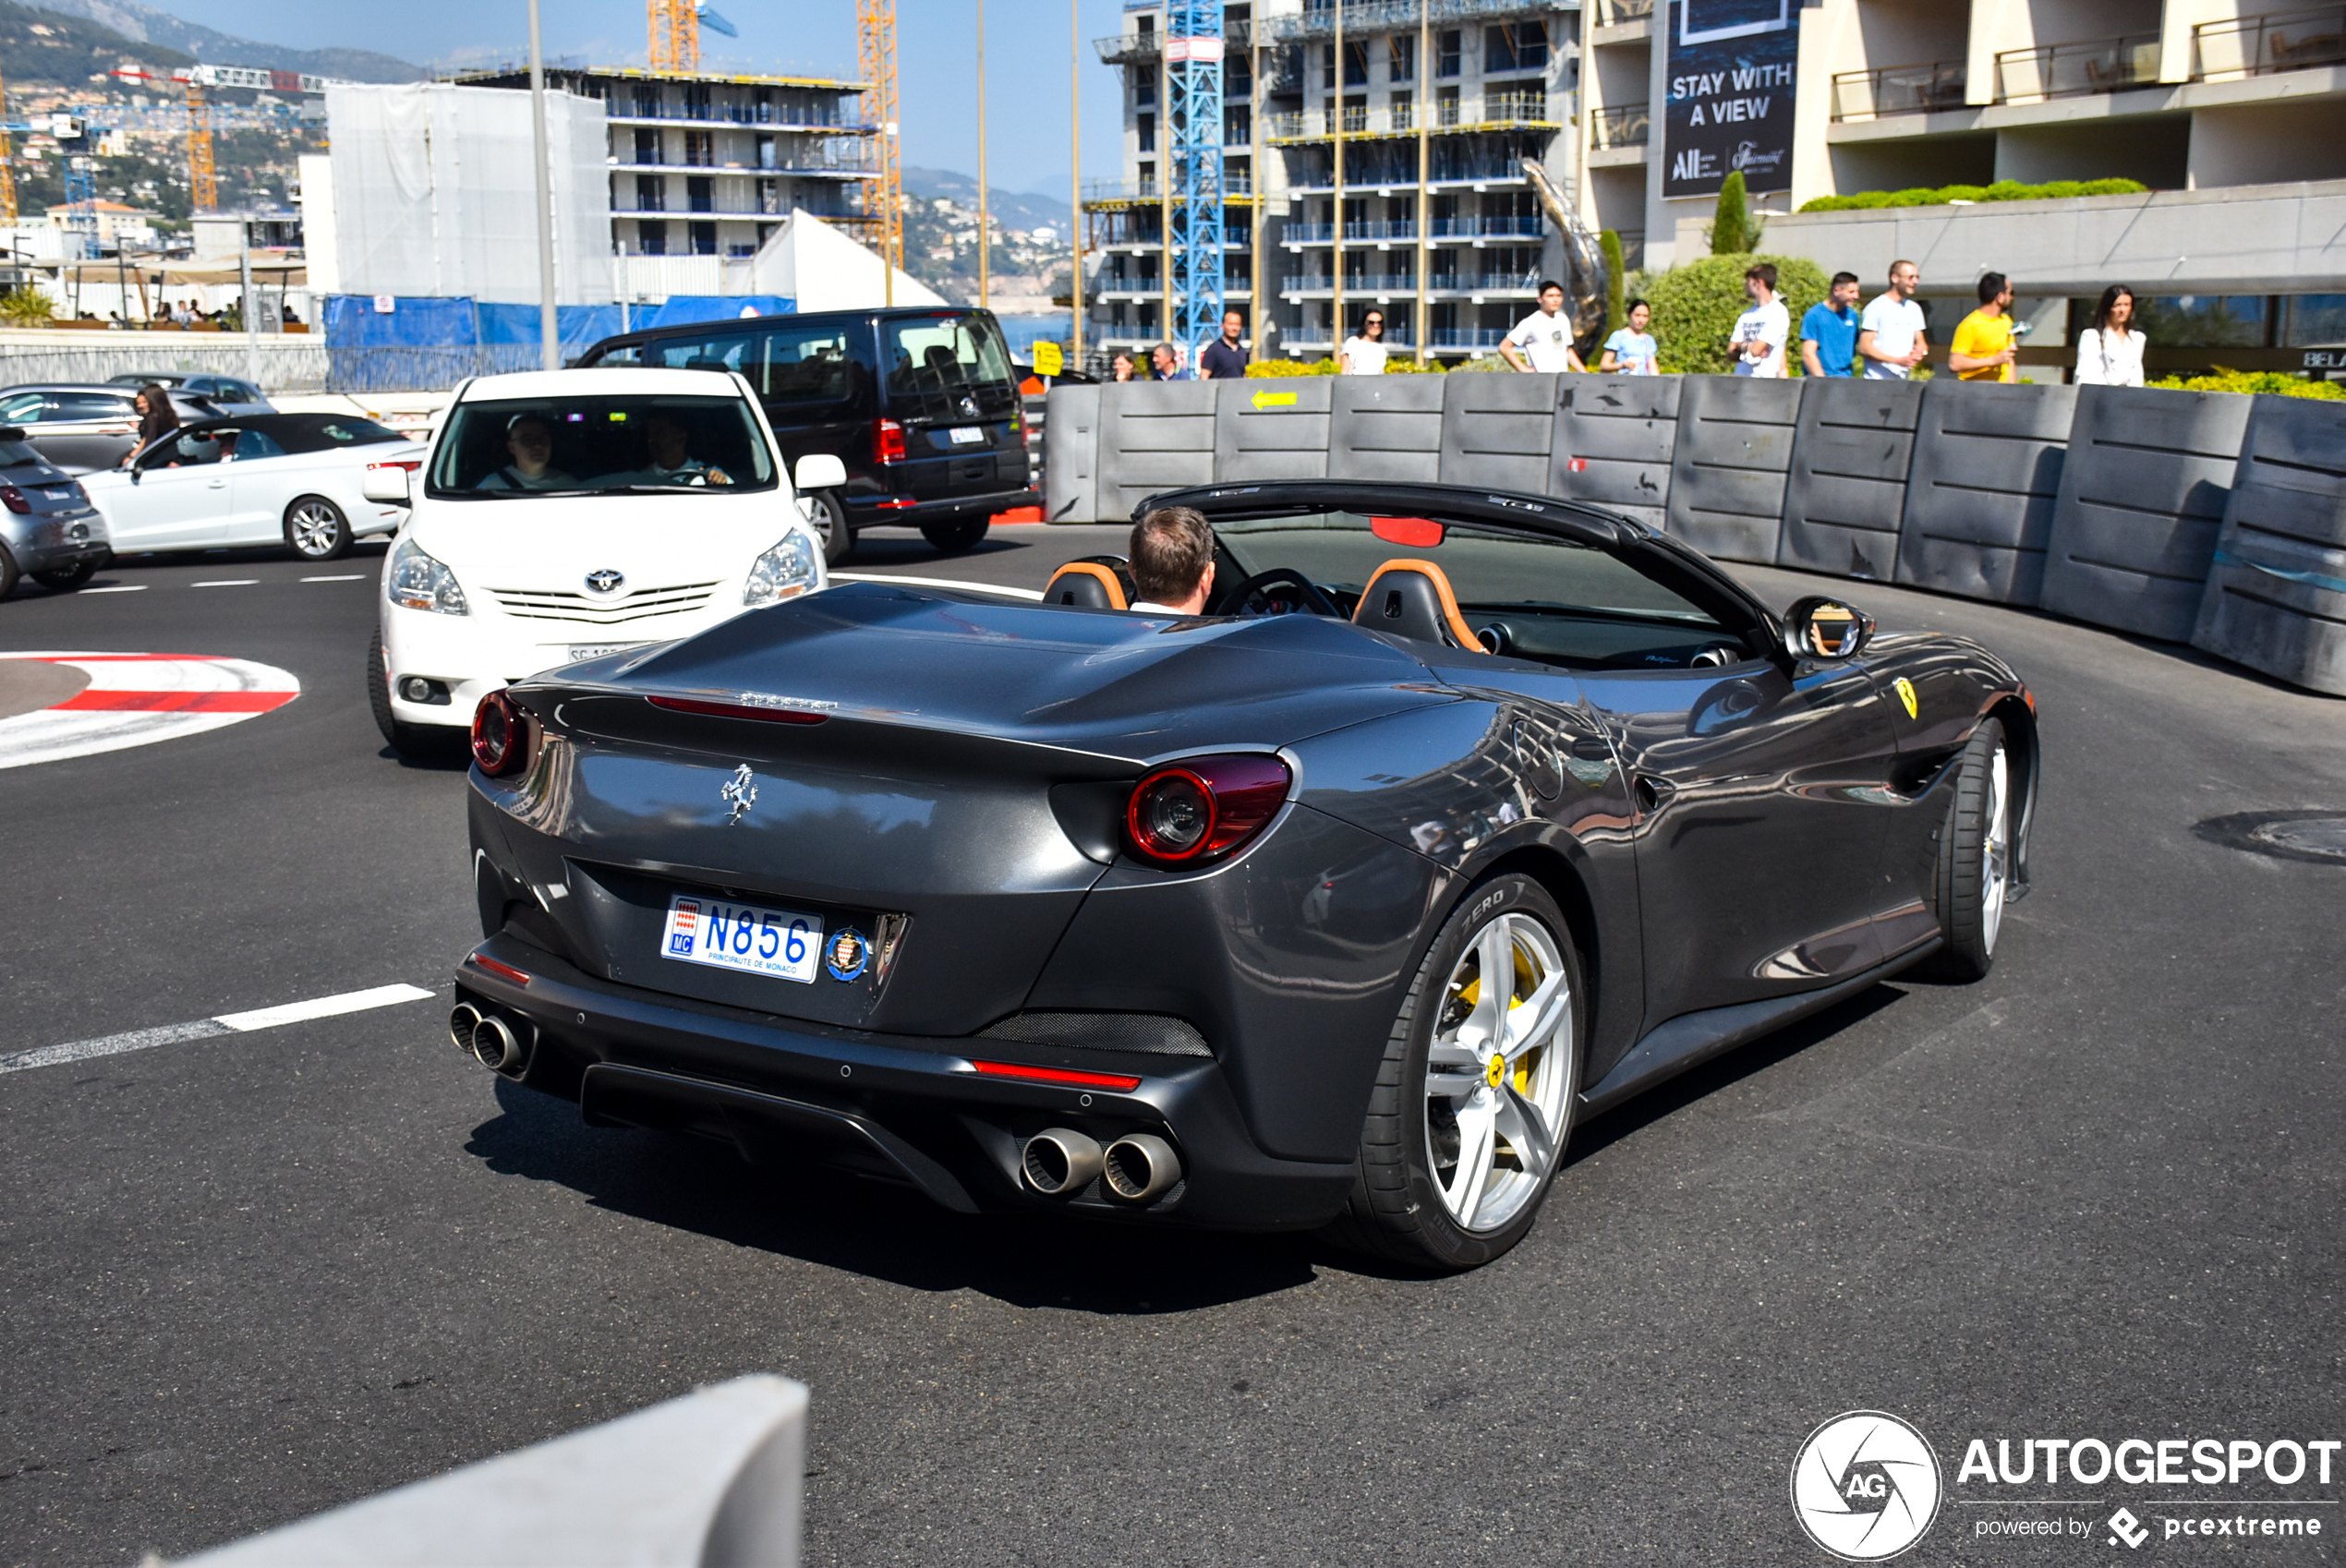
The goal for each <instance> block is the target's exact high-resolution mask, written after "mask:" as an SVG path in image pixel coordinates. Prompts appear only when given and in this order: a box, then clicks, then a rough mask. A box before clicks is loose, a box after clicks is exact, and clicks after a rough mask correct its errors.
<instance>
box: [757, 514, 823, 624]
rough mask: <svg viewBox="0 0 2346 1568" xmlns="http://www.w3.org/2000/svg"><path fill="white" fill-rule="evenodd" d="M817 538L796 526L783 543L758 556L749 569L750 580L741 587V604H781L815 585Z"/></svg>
mask: <svg viewBox="0 0 2346 1568" xmlns="http://www.w3.org/2000/svg"><path fill="white" fill-rule="evenodd" d="M818 559H819V558H818V557H817V556H816V553H815V544H814V541H813V540H811V539H809V538H808V537H806V536H805V535H804V534H802V533H800V532H799V531H798V530H797V529H795V528H793V529H792V530H791V531H790V532H789V533H787V534H785V535H783V536H782V542H781V543H780V544H778V545H776V546H775V547H774V548H773V549H769V550H768V551H767V552H766V553H765V554H764V555H761V556H759V557H758V558H757V561H756V564H755V565H753V566H751V567H750V569H749V581H748V582H747V583H745V584H744V585H743V586H742V603H744V604H745V605H760V604H780V602H781V601H782V600H784V599H788V598H796V597H798V596H799V595H801V594H803V593H804V592H806V591H807V590H808V589H809V588H812V587H813V586H815V573H816V561H817V560H818Z"/></svg>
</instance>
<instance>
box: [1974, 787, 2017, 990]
mask: <svg viewBox="0 0 2346 1568" xmlns="http://www.w3.org/2000/svg"><path fill="white" fill-rule="evenodd" d="M2011 795H2012V769H2011V767H2010V766H2009V765H2008V764H2007V763H2006V762H2005V760H2004V746H2003V742H2001V741H1999V742H1996V749H1995V750H1994V751H1992V752H1990V753H1989V754H1988V820H1987V823H1986V825H1985V827H1984V830H1983V831H1982V832H1981V834H1980V844H1979V876H1980V884H1981V886H1980V889H1979V935H1980V940H1981V943H1982V945H1983V946H1984V947H1986V948H1987V950H1988V951H1989V952H1990V953H1992V952H1994V951H1995V950H1996V933H1997V932H1998V931H2000V930H2001V929H2002V928H2003V923H2004V887H2005V884H2006V881H2007V878H2008V876H2009V873H2010V870H2011V861H2012V824H2011V810H2010V805H2011Z"/></svg>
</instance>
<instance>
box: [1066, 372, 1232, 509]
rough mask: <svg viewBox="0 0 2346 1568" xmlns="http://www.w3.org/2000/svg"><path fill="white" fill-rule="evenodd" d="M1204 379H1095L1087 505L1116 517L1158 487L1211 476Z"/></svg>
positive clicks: (1210, 424) (1210, 423)
mask: <svg viewBox="0 0 2346 1568" xmlns="http://www.w3.org/2000/svg"><path fill="white" fill-rule="evenodd" d="M1219 390H1220V389H1219V388H1217V387H1215V384H1214V383H1213V382H1212V381H1108V382H1105V383H1103V384H1102V385H1101V387H1100V389H1099V392H1100V419H1099V460H1098V462H1097V464H1095V466H1094V472H1095V473H1096V475H1097V478H1096V479H1095V480H1094V486H1095V488H1096V490H1097V494H1098V501H1097V502H1096V505H1095V508H1094V513H1095V515H1096V517H1097V518H1098V520H1099V521H1101V522H1120V521H1122V520H1124V519H1125V518H1127V517H1130V516H1131V513H1132V509H1133V508H1134V507H1136V506H1138V505H1140V504H1141V502H1143V501H1146V500H1147V499H1148V498H1149V497H1151V496H1153V495H1155V494H1156V493H1157V492H1158V491H1159V490H1172V489H1180V488H1184V487H1186V486H1190V485H1209V484H1212V483H1213V482H1214V399H1215V393H1216V392H1218V391H1219Z"/></svg>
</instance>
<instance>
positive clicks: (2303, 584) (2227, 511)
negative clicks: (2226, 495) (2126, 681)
mask: <svg viewBox="0 0 2346 1568" xmlns="http://www.w3.org/2000/svg"><path fill="white" fill-rule="evenodd" d="M2191 640H2192V645H2194V646H2195V647H2200V648H2205V649H2206V650H2207V652H2209V653H2212V654H2215V655H2216V656H2218V657H2221V658H2229V659H2231V660H2233V661H2234V662H2236V663H2240V664H2244V665H2246V666H2248V668H2249V669H2261V670H2263V671H2264V672H2265V673H2266V674H2267V675H2273V676H2278V677H2279V679H2281V680H2283V681H2288V682H2290V683H2291V684H2292V685H2295V686H2304V687H2308V688H2310V689H2312V690H2314V691H2316V692H2329V693H2333V694H2338V695H2340V696H2346V406H2341V405H2340V404H2335V403H2316V402H2314V401H2312V400H2311V399H2307V398H2294V397H2276V396H2272V395H2270V394H2267V395H2263V396H2259V397H2257V398H2256V399H2255V406H2254V407H2253V408H2251V409H2250V410H2249V415H2248V429H2247V434H2246V437H2245V439H2244V441H2243V445H2242V448H2241V453H2240V466H2239V467H2238V469H2237V470H2235V472H2234V474H2233V477H2232V488H2231V498H2230V500H2229V501H2228V502H2227V504H2226V505H2225V507H2224V523H2223V528H2222V530H2221V532H2219V534H2218V535H2217V537H2216V553H2215V556H2214V560H2213V562H2212V564H2211V566H2210V567H2209V570H2208V573H2207V596H2206V597H2204V598H2203V599H2202V600H2201V601H2200V607H2199V621H2198V624H2197V625H2196V626H2195V628H2194V630H2193V633H2192V639H2191Z"/></svg>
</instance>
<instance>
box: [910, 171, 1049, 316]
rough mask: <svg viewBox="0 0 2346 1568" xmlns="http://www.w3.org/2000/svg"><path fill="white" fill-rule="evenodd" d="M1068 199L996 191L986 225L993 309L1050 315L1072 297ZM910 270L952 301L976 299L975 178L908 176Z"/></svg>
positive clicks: (913, 173) (944, 174)
mask: <svg viewBox="0 0 2346 1568" xmlns="http://www.w3.org/2000/svg"><path fill="white" fill-rule="evenodd" d="M1068 214H1069V209H1068V205H1067V203H1066V202H1064V201H1061V200H1058V199H1056V198H1053V197H1048V196H1037V195H1034V193H1032V192H1025V191H1006V190H990V191H988V192H987V193H986V222H987V226H988V228H989V230H990V232H991V246H990V247H989V250H988V253H987V257H986V263H987V266H988V267H989V268H990V269H991V271H992V277H991V279H990V283H991V296H990V297H991V299H992V301H993V305H994V308H996V309H998V310H1004V311H1009V312H1012V313H1019V312H1040V311H1045V310H1048V309H1049V308H1051V306H1050V296H1053V295H1061V296H1064V295H1065V294H1067V292H1068V290H1069V287H1070V283H1069V280H1070V278H1071V277H1072V276H1073V270H1072V267H1071V265H1070V261H1069V259H1068V247H1069V243H1070V241H1069V236H1068V221H1069V220H1068ZM904 270H905V271H907V272H910V273H911V274H912V275H913V277H916V278H918V279H920V280H921V281H922V282H923V283H926V284H928V285H929V286H930V287H931V288H934V289H936V290H937V292H938V293H940V294H942V295H944V296H946V297H947V298H949V299H955V300H968V301H974V300H975V299H976V298H977V283H978V278H977V181H976V180H975V179H973V178H972V177H971V176H969V175H963V174H959V173H956V172H954V171H952V170H949V169H907V170H905V171H904Z"/></svg>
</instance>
